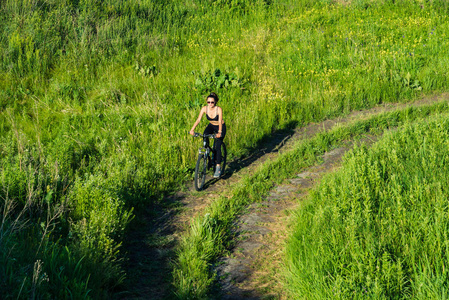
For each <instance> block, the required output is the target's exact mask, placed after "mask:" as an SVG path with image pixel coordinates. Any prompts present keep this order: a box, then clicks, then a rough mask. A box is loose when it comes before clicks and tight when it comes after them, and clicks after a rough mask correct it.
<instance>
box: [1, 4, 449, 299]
mask: <svg viewBox="0 0 449 300" xmlns="http://www.w3.org/2000/svg"><path fill="white" fill-rule="evenodd" d="M448 10H449V5H448V4H447V3H446V2H445V1H432V2H424V1H395V2H393V1H364V0H359V1H350V2H345V1H336V2H334V1H324V0H323V1H308V0H303V1H291V2H289V1H281V0H277V1H276V0H273V1H268V0H265V1H262V0H253V1H250V0H246V1H245V0H238V1H228V0H217V1H208V0H189V1H187V0H184V1H181V0H176V1H170V2H166V1H155V0H152V1H151V0H142V1H135V2H133V1H128V2H123V1H118V0H108V1H98V0H96V1H94V0H79V1H75V0H66V1H64V0H59V1H57V0H52V1H37V0H21V1H12V0H4V1H0V45H1V47H0V78H2V79H1V80H0V107H1V111H0V151H1V154H2V155H1V157H0V165H1V173H0V176H1V187H2V188H1V189H0V196H1V199H2V201H1V203H0V208H1V209H2V222H1V226H0V253H1V254H0V274H1V278H2V279H1V280H2V281H1V282H0V290H1V291H2V294H4V295H8V296H7V297H10V298H20V297H24V298H26V297H47V296H48V297H54V298H64V297H69V295H72V296H73V297H75V298H78V297H79V298H82V297H92V298H103V297H107V294H108V293H109V292H110V291H111V290H112V289H113V288H114V287H115V286H116V285H118V284H120V283H121V281H122V280H123V276H126V274H123V272H122V271H121V268H120V258H121V255H120V241H121V240H122V238H123V234H125V233H126V231H125V229H126V228H127V225H128V224H129V222H130V221H131V220H132V218H133V209H134V210H138V209H139V208H141V207H143V206H146V205H151V204H152V203H158V202H160V201H161V199H162V197H163V195H165V194H167V193H169V192H171V191H173V190H176V189H177V188H178V187H179V185H180V183H181V182H183V181H185V180H190V179H191V173H192V167H193V163H194V161H193V160H194V158H195V154H196V153H195V149H196V148H197V145H196V144H195V143H194V142H192V139H191V138H189V137H188V136H187V130H188V129H190V127H191V125H192V124H193V122H194V120H195V118H196V117H197V114H198V112H199V109H200V107H201V106H202V105H203V104H204V96H205V95H206V94H207V93H208V92H210V91H212V90H213V91H215V92H217V93H218V95H219V96H220V99H221V100H220V106H222V107H223V109H224V119H225V121H226V123H227V125H228V134H227V137H226V142H227V144H228V148H229V151H230V153H231V155H232V156H234V157H239V156H241V155H245V154H247V153H249V152H250V151H251V149H252V148H253V147H256V146H257V143H258V142H260V140H261V139H263V138H266V137H269V135H270V134H271V133H272V132H273V131H274V130H276V129H282V128H285V127H291V126H298V125H303V124H306V123H308V122H312V121H318V120H322V119H324V118H328V117H332V116H337V115H341V114H345V113H348V112H349V111H351V110H354V109H362V108H367V107H371V106H373V105H375V104H378V103H382V102H396V101H407V100H408V99H411V98H414V97H416V96H419V95H421V94H422V93H431V92H435V91H439V90H446V89H447V88H448V82H449V81H448V72H447V70H448V69H449V68H448V66H449V59H448V57H449V55H448V53H447V52H448V51H449V50H448V49H449V47H447V46H448V39H447V36H448V34H449V32H448V31H449V29H448V28H449V26H448V17H447V12H448ZM204 124H205V123H204ZM30 253H31V254H30ZM18 270H19V271H18Z"/></svg>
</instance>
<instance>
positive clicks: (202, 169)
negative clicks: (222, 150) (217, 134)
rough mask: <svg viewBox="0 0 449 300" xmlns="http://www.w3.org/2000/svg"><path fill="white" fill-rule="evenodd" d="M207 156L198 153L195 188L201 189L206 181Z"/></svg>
mask: <svg viewBox="0 0 449 300" xmlns="http://www.w3.org/2000/svg"><path fill="white" fill-rule="evenodd" d="M206 171H207V156H206V155H205V154H200V155H198V160H197V161H196V167H195V189H196V190H197V191H201V190H202V189H203V186H204V183H205V182H206Z"/></svg>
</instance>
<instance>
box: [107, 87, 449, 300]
mask: <svg viewBox="0 0 449 300" xmlns="http://www.w3.org/2000/svg"><path fill="white" fill-rule="evenodd" d="M447 98H448V95H447V94H443V95H439V96H434V97H427V98H423V99H421V100H419V101H416V102H413V103H408V104H384V105H381V106H378V107H375V108H372V109H369V110H364V111H357V112H352V113H351V114H349V115H348V116H346V117H341V118H336V119H332V120H325V121H323V122H320V123H312V124H309V125H308V126H305V127H301V128H296V129H295V130H292V131H283V132H278V133H275V134H273V135H271V136H270V138H269V139H266V142H264V143H262V144H261V145H260V147H259V148H258V149H257V150H256V151H254V152H253V154H252V155H251V156H248V157H245V158H242V159H237V160H234V161H232V162H230V163H229V165H228V167H227V171H226V174H224V175H223V177H222V178H221V179H219V180H217V179H213V178H211V176H209V177H208V178H207V180H206V186H205V190H204V191H201V192H196V191H195V190H194V188H193V182H189V183H188V185H186V187H185V190H184V191H179V192H177V193H175V194H173V195H171V196H168V197H166V198H165V199H163V201H162V203H163V205H158V206H153V207H148V208H145V209H143V210H142V211H140V212H139V213H136V214H138V217H137V218H136V219H138V221H137V222H135V224H134V225H133V226H132V228H131V230H130V231H129V234H128V236H127V238H126V240H125V241H124V247H123V250H124V253H126V259H127V260H126V262H125V264H124V269H125V272H126V274H127V279H126V280H125V283H124V285H123V286H122V287H121V289H118V290H117V293H116V295H115V298H116V299H167V298H170V297H171V291H170V288H171V277H170V273H171V267H172V266H171V264H172V262H173V260H174V259H175V250H176V247H177V245H178V244H179V241H180V237H181V236H182V235H183V234H184V233H185V232H186V230H187V229H188V227H189V225H190V220H191V219H192V218H193V217H195V216H197V215H198V214H201V213H202V212H203V211H204V209H205V208H206V207H207V206H208V205H209V204H210V203H211V202H212V201H214V199H217V197H219V196H220V195H222V194H224V193H226V192H228V191H229V190H231V189H232V188H233V185H234V184H236V183H237V182H239V181H240V179H241V178H242V177H243V176H245V175H246V174H249V173H250V172H252V171H254V170H255V169H256V168H257V167H258V166H259V165H260V164H263V163H264V162H265V161H266V160H267V159H272V158H275V156H277V155H278V154H279V152H283V151H288V149H289V148H290V147H292V145H293V144H294V142H295V141H297V140H300V139H306V138H310V137H313V136H314V135H316V134H318V133H319V132H322V131H328V130H330V129H331V128H333V127H334V126H335V125H337V124H345V123H349V122H352V121H356V120H358V119H363V118H366V117H367V116H372V115H375V114H379V113H382V112H388V111H392V110H395V109H401V108H405V107H407V106H422V105H428V104H431V103H434V102H437V101H440V100H441V99H447ZM349 147H350V145H348V146H347V147H344V148H342V149H335V150H334V151H332V152H329V153H327V154H325V155H324V157H323V159H324V161H325V163H324V164H323V165H321V166H316V167H312V168H310V169H309V170H307V171H306V173H304V172H303V173H300V174H298V176H297V177H296V178H292V179H291V180H290V183H289V184H286V185H281V186H277V187H276V188H275V189H274V190H272V192H271V194H270V196H268V197H267V199H266V201H265V202H264V203H257V204H252V205H250V206H249V207H248V209H247V212H246V213H245V214H243V215H242V216H240V218H239V219H238V220H237V221H236V224H240V225H241V226H240V229H241V230H240V232H238V234H239V239H240V240H239V241H238V243H237V246H236V247H235V248H234V249H233V250H232V252H231V255H230V256H229V257H227V258H222V259H220V261H219V263H218V265H219V266H218V268H217V272H218V274H219V275H220V277H219V278H221V279H220V280H219V285H220V286H221V289H222V292H217V298H220V297H222V298H224V299H261V298H262V297H263V298H265V296H269V295H272V296H274V297H278V296H279V295H277V294H276V293H278V294H279V293H280V290H278V289H276V290H273V292H270V291H269V290H270V289H273V288H274V287H273V284H272V283H270V282H268V283H263V280H264V278H266V277H267V275H268V277H270V278H276V276H278V275H277V274H274V275H273V274H271V275H270V274H264V272H266V271H264V270H263V268H259V269H260V270H255V269H254V267H255V266H257V265H258V264H259V265H263V264H264V260H265V259H267V258H266V257H267V255H271V256H273V257H275V258H276V260H279V259H280V257H281V253H280V252H279V251H280V249H281V248H282V247H281V245H282V242H281V241H282V240H283V239H284V238H285V229H286V228H285V224H286V221H287V219H286V215H285V212H286V211H288V210H291V209H294V207H295V206H296V205H297V204H298V199H301V197H303V196H305V195H306V194H307V190H308V189H309V188H310V187H311V186H312V185H314V184H315V183H316V182H317V181H318V180H319V178H320V177H321V176H322V174H324V173H326V172H330V171H331V170H332V169H333V168H334V164H335V163H337V164H338V161H339V159H340V158H341V156H342V155H343V153H344V152H345V151H347V149H349ZM314 168H318V169H314ZM307 172H308V173H307ZM155 212H156V213H155ZM264 224H265V225H264ZM247 226H250V227H247ZM250 241H254V242H250ZM260 241H262V242H260ZM239 252H240V253H239ZM248 268H249V269H248ZM227 274H230V275H227ZM233 274H234V275H233ZM270 280H271V279H270ZM275 285H276V286H277V285H278V283H276V284H275ZM242 287H244V288H242ZM264 287H265V292H263V293H261V292H260V291H261V290H264ZM279 298H282V297H280V296H279Z"/></svg>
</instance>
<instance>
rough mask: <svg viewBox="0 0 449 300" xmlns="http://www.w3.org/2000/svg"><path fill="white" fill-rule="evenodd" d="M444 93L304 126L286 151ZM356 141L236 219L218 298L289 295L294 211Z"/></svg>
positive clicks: (221, 264) (367, 140) (220, 267)
mask: <svg viewBox="0 0 449 300" xmlns="http://www.w3.org/2000/svg"><path fill="white" fill-rule="evenodd" d="M447 98H448V96H447V95H446V94H443V95H442V96H440V97H432V98H430V97H429V98H425V99H421V100H420V101H417V102H414V103H411V104H394V105H383V106H379V107H376V108H373V109H370V110H366V111H359V112H353V113H351V114H350V115H349V116H348V117H346V118H338V119H335V120H326V121H324V122H321V123H318V124H311V125H309V126H307V127H304V128H299V129H298V130H297V131H296V132H295V135H294V136H293V137H292V138H291V139H290V140H289V143H288V144H287V145H286V147H285V150H284V151H286V150H287V149H288V147H289V146H291V145H292V142H294V141H295V140H297V139H298V138H310V137H313V136H314V135H316V134H317V133H318V132H320V131H328V130H330V129H332V128H333V127H334V126H335V125H337V124H346V123H350V122H353V121H356V120H358V119H364V118H367V117H370V116H374V115H376V114H380V113H383V112H388V111H393V110H396V109H403V108H405V107H407V106H414V107H419V106H423V105H428V104H431V103H434V102H437V101H440V99H443V101H445V100H444V99H447ZM380 137H381V136H372V135H368V134H367V135H365V137H364V138H362V139H361V140H359V141H357V142H356V143H357V144H362V143H364V144H365V145H367V146H370V145H371V144H373V143H374V142H376V141H377V140H378V139H379V138H380ZM354 145H355V142H354V141H347V142H346V143H345V145H344V146H343V147H339V148H336V149H333V150H331V151H329V152H326V153H325V154H324V155H323V156H322V163H320V164H319V165H315V166H312V167H309V168H306V169H304V170H302V171H301V172H300V173H298V174H296V176H294V177H293V178H290V179H288V180H286V183H283V184H280V185H276V186H275V187H274V188H273V189H272V190H271V192H270V193H269V195H267V196H266V197H265V198H264V201H262V202H258V203H253V204H251V205H249V206H248V207H247V209H246V211H245V213H244V214H242V215H241V216H240V217H239V218H238V219H237V220H236V222H235V228H236V232H235V234H236V238H235V245H234V247H233V249H232V250H231V251H230V253H229V255H227V256H226V257H222V258H220V259H219V261H218V262H217V263H216V267H215V271H216V273H217V281H218V284H217V285H218V287H217V293H216V298H217V299H287V297H286V295H285V294H284V293H283V288H282V278H281V274H280V273H277V272H276V271H277V270H279V269H281V268H282V258H283V256H284V254H283V251H284V248H285V244H284V243H285V240H286V238H287V232H288V231H289V230H288V226H289V225H288V224H289V223H290V220H289V218H290V212H291V211H293V210H295V209H296V208H297V207H298V205H299V204H300V202H301V201H302V200H304V199H305V198H306V197H307V196H308V194H309V191H310V190H311V189H312V188H313V187H315V186H316V185H317V184H319V182H320V180H321V178H322V177H323V176H324V175H325V174H328V173H331V172H333V171H334V170H335V169H336V168H339V167H340V165H341V160H342V157H343V156H344V154H345V153H346V152H347V151H349V150H350V149H352V148H353V146H354Z"/></svg>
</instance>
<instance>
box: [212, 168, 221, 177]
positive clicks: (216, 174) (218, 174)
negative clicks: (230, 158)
mask: <svg viewBox="0 0 449 300" xmlns="http://www.w3.org/2000/svg"><path fill="white" fill-rule="evenodd" d="M220 175H221V167H220V166H216V167H215V173H214V178H218V177H220Z"/></svg>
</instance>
